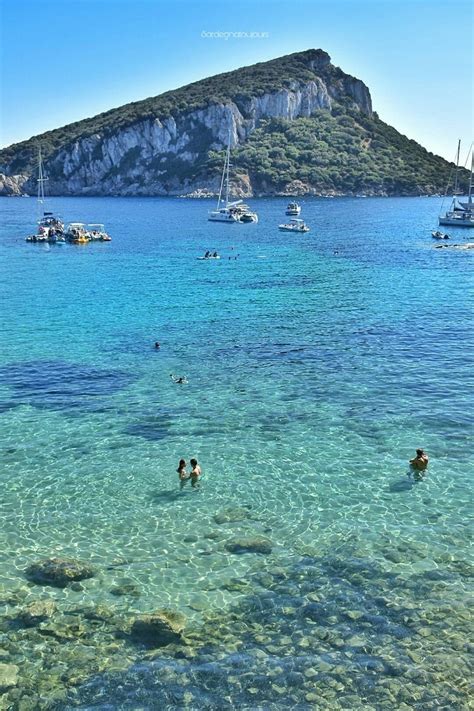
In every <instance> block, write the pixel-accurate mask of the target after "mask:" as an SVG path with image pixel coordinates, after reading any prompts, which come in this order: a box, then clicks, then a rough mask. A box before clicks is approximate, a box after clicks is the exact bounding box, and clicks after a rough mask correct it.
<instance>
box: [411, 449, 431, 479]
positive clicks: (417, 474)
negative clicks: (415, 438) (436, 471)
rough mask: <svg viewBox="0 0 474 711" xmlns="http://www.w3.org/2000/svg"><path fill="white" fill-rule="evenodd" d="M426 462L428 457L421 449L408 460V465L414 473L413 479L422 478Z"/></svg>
mask: <svg viewBox="0 0 474 711" xmlns="http://www.w3.org/2000/svg"><path fill="white" fill-rule="evenodd" d="M428 462H429V458H428V455H427V454H426V453H425V452H424V451H423V450H422V449H417V450H416V457H413V459H410V465H411V468H412V469H413V471H414V478H415V479H422V478H423V477H424V475H425V471H426V467H427V466H428Z"/></svg>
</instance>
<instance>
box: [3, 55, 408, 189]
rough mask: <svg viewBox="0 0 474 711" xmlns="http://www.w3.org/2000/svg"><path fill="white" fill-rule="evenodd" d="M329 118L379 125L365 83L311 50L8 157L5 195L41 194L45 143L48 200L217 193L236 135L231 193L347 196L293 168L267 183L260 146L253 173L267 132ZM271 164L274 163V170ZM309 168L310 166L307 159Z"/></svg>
mask: <svg viewBox="0 0 474 711" xmlns="http://www.w3.org/2000/svg"><path fill="white" fill-rule="evenodd" d="M324 114H327V116H333V115H334V116H337V117H339V119H338V120H340V117H341V116H343V117H344V116H345V115H346V114H347V115H348V116H349V117H350V120H351V121H354V120H355V122H356V125H359V124H358V122H362V123H361V125H364V131H365V130H367V127H366V126H365V124H364V121H365V122H369V123H370V122H372V121H374V120H375V118H376V117H374V116H373V113H372V103H371V97H370V92H369V90H368V88H367V87H366V86H365V84H364V83H363V82H362V81H360V80H359V79H356V78H354V77H352V76H349V75H347V74H344V73H343V72H342V71H341V70H340V69H338V68H336V67H334V66H333V65H332V64H331V63H330V57H329V55H327V54H326V53H325V52H323V51H322V50H308V51H307V52H302V53H299V54H297V55H289V56H288V57H283V58H280V59H279V60H272V61H271V62H266V63H263V64H259V65H255V66H254V67H247V68H244V69H241V70H237V71H235V72H230V73H228V74H224V75H219V76H217V77H212V78H210V79H207V80H203V81H202V82H196V83H195V84H192V85H189V86H188V87H183V89H179V90H176V91H175V92H167V94H163V95H161V96H160V97H156V98H154V99H148V100H145V101H143V102H138V103H137V104H131V105H127V106H125V107H122V108H121V109H114V110H112V111H110V112H107V113H106V114H103V115H101V116H98V117H94V118H92V119H87V120H85V121H81V122H79V123H77V124H71V126H67V127H65V128H63V129H58V130H57V131H51V132H49V133H47V134H44V135H42V136H38V137H36V138H35V139H30V141H26V142H24V143H20V144H17V145H15V146H12V147H10V148H8V149H4V150H3V151H1V152H0V194H3V195H12V194H21V193H24V192H27V193H34V191H35V189H36V174H35V154H36V151H37V146H38V145H39V144H41V146H42V150H43V154H44V155H45V170H46V173H47V175H48V177H49V182H48V190H49V193H50V194H51V195H176V194H178V195H179V194H183V193H185V194H189V193H195V192H196V191H201V194H202V192H203V191H204V193H206V194H209V193H214V192H215V191H216V190H217V188H218V184H219V177H220V175H219V173H220V166H221V164H222V160H221V157H219V160H218V159H217V157H216V156H215V155H214V153H213V152H215V151H221V150H222V149H223V148H224V147H225V145H226V143H227V140H228V136H229V132H230V140H231V146H232V148H233V149H234V150H233V156H235V160H233V162H234V166H235V170H234V188H235V190H234V192H236V193H239V194H242V195H249V194H252V193H259V194H262V193H274V192H283V193H285V192H291V185H293V184H295V183H298V184H299V185H300V186H303V187H300V188H299V192H318V191H324V190H330V191H332V192H341V191H340V190H339V189H338V186H337V185H335V184H334V180H332V184H331V185H329V184H328V185H325V184H324V183H325V180H326V182H327V179H325V178H324V176H323V177H322V178H321V179H318V178H317V177H316V180H314V179H312V178H310V177H309V174H308V172H307V171H306V173H305V171H304V170H302V174H301V175H299V174H298V171H297V167H298V161H296V159H295V161H296V170H295V169H293V168H292V170H288V175H287V176H286V177H287V180H286V184H285V179H286V178H285V176H284V175H283V177H282V175H280V176H279V177H278V178H277V177H276V176H277V173H275V178H274V179H273V180H272V177H271V172H270V173H269V177H268V178H266V179H263V178H262V176H261V175H260V169H261V166H260V165H259V163H266V160H267V159H266V157H265V156H263V154H262V157H260V158H259V156H258V152H259V146H258V144H257V146H256V148H255V150H256V152H255V156H254V163H255V165H254V164H253V163H252V160H250V161H249V160H248V159H247V158H246V157H245V151H244V150H243V149H244V147H246V146H247V147H248V146H249V145H250V143H251V141H249V139H251V138H252V141H253V142H254V143H255V140H256V139H255V136H259V135H260V134H259V132H258V131H261V129H262V127H264V128H265V129H266V130H270V129H269V128H268V127H272V126H274V124H275V122H280V124H278V125H280V126H282V127H283V128H285V127H287V126H289V125H291V124H293V123H297V122H298V121H303V120H304V119H306V120H310V121H313V120H314V121H316V122H317V121H319V122H321V121H322V120H323V115H324ZM318 117H319V119H318ZM354 117H355V118H354ZM359 117H360V118H359ZM302 125H303V126H306V125H307V124H306V123H304V121H303V124H302ZM369 128H370V127H369ZM257 129H258V130H257ZM347 130H348V129H347ZM405 140H407V139H405ZM320 143H321V141H320ZM360 144H361V146H363V141H362V138H361V141H360ZM252 145H253V144H252ZM321 145H322V144H321ZM369 145H370V139H369ZM241 149H242V155H241V154H240V152H239V151H240V150H241ZM306 153H308V152H307V151H306ZM270 154H271V150H270ZM272 160H273V158H272V157H271V155H270V157H269V161H270V164H271V163H272ZM305 161H306V163H308V162H310V157H309V158H308V155H307V156H306V158H305ZM317 161H318V154H317V153H316V154H315V163H317ZM280 162H281V161H280ZM320 162H321V161H320ZM293 167H294V166H293ZM304 167H308V166H302V168H304ZM318 180H319V182H318ZM288 186H290V188H289V189H288ZM381 191H382V192H383V190H382V189H381Z"/></svg>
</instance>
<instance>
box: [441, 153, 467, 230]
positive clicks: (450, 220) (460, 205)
mask: <svg viewBox="0 0 474 711" xmlns="http://www.w3.org/2000/svg"><path fill="white" fill-rule="evenodd" d="M460 149H461V141H458V151H457V157H456V173H455V178H454V191H453V200H452V202H451V207H450V209H449V210H448V211H447V212H446V213H445V214H444V215H440V216H439V218H438V222H439V224H440V225H443V226H445V225H448V226H450V227H474V202H473V200H472V193H473V188H474V185H473V172H474V151H472V152H471V175H470V176H469V192H468V197H467V202H461V200H460V199H459V198H458V196H457V192H458V170H459V151H460Z"/></svg>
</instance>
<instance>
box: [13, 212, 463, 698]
mask: <svg viewBox="0 0 474 711" xmlns="http://www.w3.org/2000/svg"><path fill="white" fill-rule="evenodd" d="M250 202H251V205H252V207H253V208H255V209H256V210H257V211H258V213H259V218H260V221H259V224H258V225H225V224H210V223H208V222H207V220H206V218H207V210H208V209H210V208H211V207H212V206H213V203H212V204H211V203H210V202H208V201H205V200H201V201H199V200H184V199H171V198H170V199H165V198H163V199H153V198H148V199H133V198H129V199H121V198H107V199H106V198H104V199H101V198H91V199H87V198H82V199H75V198H54V199H52V200H51V202H50V207H51V208H52V209H54V210H56V211H57V212H59V213H60V214H61V215H62V216H63V218H64V219H65V220H66V221H68V222H69V221H84V222H105V223H106V227H107V229H108V231H109V233H110V234H111V236H112V240H113V241H112V242H111V243H108V244H107V243H105V244H89V245H86V246H80V245H78V246H73V245H64V246H47V245H46V246H44V245H37V244H27V243H25V241H24V237H25V236H26V235H27V234H29V233H31V232H32V231H33V230H34V223H35V214H36V202H35V200H34V199H33V198H31V199H29V200H27V199H9V200H6V199H4V200H2V201H1V202H0V210H1V216H2V221H1V222H2V225H1V244H0V256H1V279H0V294H1V301H2V306H3V308H2V328H1V332H2V337H1V355H0V412H1V414H0V431H1V434H0V459H1V474H0V477H1V478H0V483H1V491H2V496H1V499H2V512H1V520H2V526H1V532H0V603H1V604H2V607H1V608H0V611H1V613H2V618H1V625H0V663H6V664H13V665H16V666H17V668H18V669H17V671H18V678H17V681H16V686H15V685H6V686H5V687H4V691H5V696H4V697H3V698H4V700H5V701H4V705H3V706H1V708H2V709H3V708H5V709H7V708H8V709H10V708H12V709H19V710H20V711H28V709H38V708H39V709H42V708H45V709H46V708H48V709H51V708H54V709H68V708H84V709H104V710H105V709H107V710H109V709H118V708H120V709H122V708H123V709H179V708H188V709H252V710H255V709H258V710H260V709H261V710H262V711H266V710H267V709H268V710H270V709H287V708H291V709H301V710H305V709H351V710H353V709H369V710H370V709H376V710H377V709H413V708H414V709H423V710H425V709H450V710H452V709H467V708H468V681H469V676H470V671H469V655H470V654H472V651H473V646H472V645H469V644H468V639H469V637H468V634H467V633H468V627H469V623H470V620H471V619H472V618H471V617H470V614H469V613H470V609H469V606H470V604H472V584H471V583H472V572H473V567H472V560H471V558H470V537H471V535H472V511H473V508H472V503H473V502H472V489H471V478H472V472H473V470H474V467H473V459H474V455H473V449H472V438H471V435H472V386H473V367H472V366H473V363H472V353H473V350H472V347H473V305H474V304H473V301H474V299H473V279H472V264H473V257H474V251H467V250H462V249H454V248H451V247H450V248H443V249H436V248H435V247H436V244H437V243H436V242H435V241H434V240H432V238H431V235H430V232H431V229H433V228H435V227H436V221H437V214H438V211H439V207H440V204H441V199H436V198H430V199H429V198H400V199H398V198H393V199H392V198H387V199H381V198H378V199H377V198H366V199H361V198H359V199H356V198H353V199H349V198H347V199H345V198H338V199H306V200H304V201H302V204H303V213H302V216H303V217H304V218H305V219H306V220H307V222H308V223H309V224H310V226H311V232H310V233H309V234H307V235H292V234H289V233H281V232H279V231H278V229H277V225H278V223H279V222H281V221H283V220H284V208H285V205H286V201H285V200H284V199H259V200H251V201H250ZM468 232H469V231H468V230H466V231H462V230H456V229H453V230H451V235H452V239H451V244H452V243H456V244H466V243H467V242H468V240H469V239H472V236H470V235H469V234H468ZM207 249H212V250H214V249H216V250H217V251H218V252H219V253H220V254H221V255H222V258H221V259H220V260H219V261H217V260H216V261H213V262H203V261H198V260H197V257H198V256H200V255H202V254H203V253H204V252H205V251H206V250H207ZM237 255H238V257H237V259H235V258H234V257H235V256H237ZM229 257H232V259H229ZM156 340H158V341H159V342H160V343H161V349H160V350H159V351H154V349H153V343H154V342H155V341H156ZM170 373H175V374H177V375H186V376H187V378H188V381H189V382H188V383H187V384H186V385H176V384H174V383H173V382H172V380H171V379H170ZM417 447H422V448H424V449H425V450H426V451H427V452H428V454H429V456H430V464H429V468H428V474H427V476H426V478H425V479H424V480H423V481H420V482H416V481H414V480H413V478H410V477H409V476H408V472H409V468H408V460H409V459H410V458H411V457H413V456H414V453H415V449H416V448H417ZM193 456H195V457H197V458H198V460H199V462H200V464H201V466H202V470H203V474H204V476H203V480H202V487H201V489H200V490H198V491H195V490H192V489H191V487H186V488H184V489H183V491H180V490H179V486H178V476H177V474H176V468H177V465H178V460H179V459H180V458H181V457H184V458H185V459H186V460H187V461H189V459H190V458H191V457H193ZM241 537H246V538H249V537H250V538H255V537H259V538H261V537H264V538H265V539H268V541H270V544H269V545H270V546H271V552H266V553H258V552H245V553H243V554H239V553H234V552H231V551H230V550H229V549H230V548H231V546H230V545H229V543H230V542H232V541H233V539H235V538H241ZM54 556H57V557H67V558H74V559H78V560H81V561H86V562H89V563H92V564H93V565H94V566H95V568H96V571H97V573H96V575H95V576H94V577H93V578H91V579H89V580H84V581H83V582H82V583H80V584H75V585H73V586H72V587H71V586H68V587H66V588H64V589H60V588H54V587H48V586H44V587H43V586H39V585H36V584H33V583H31V582H29V581H28V580H27V579H26V578H25V574H24V571H25V568H26V567H27V566H28V565H29V564H31V563H32V562H35V561H37V560H39V559H42V558H50V557H54ZM111 591H112V592H111ZM37 600H54V601H55V602H56V604H57V609H56V611H55V613H54V614H53V616H52V617H51V619H50V620H47V621H43V622H41V624H39V625H36V626H31V627H25V626H23V625H22V624H21V623H20V622H19V621H18V620H19V615H21V611H22V610H23V609H24V608H25V607H26V606H27V605H28V604H30V603H31V602H34V601H37ZM160 608H170V609H172V610H175V611H179V612H181V613H183V614H184V615H185V616H186V628H185V637H186V638H185V640H183V641H182V642H181V643H180V644H175V645H171V646H168V647H161V648H158V649H149V648H146V647H144V646H142V645H141V644H140V643H137V641H136V640H133V639H131V638H130V635H129V634H127V632H126V629H127V624H129V623H130V620H133V619H134V616H136V615H139V614H141V613H145V612H151V611H155V610H158V609H160ZM0 682H1V677H0ZM0 687H1V683H0ZM0 691H2V689H1V688H0Z"/></svg>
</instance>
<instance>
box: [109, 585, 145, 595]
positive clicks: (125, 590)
mask: <svg viewBox="0 0 474 711" xmlns="http://www.w3.org/2000/svg"><path fill="white" fill-rule="evenodd" d="M110 594H111V595H115V596H116V597H121V596H122V595H127V596H128V597H134V598H139V597H140V595H141V592H140V588H139V587H138V585H136V584H135V583H125V582H124V583H118V584H117V585H114V586H113V587H112V588H110Z"/></svg>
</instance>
